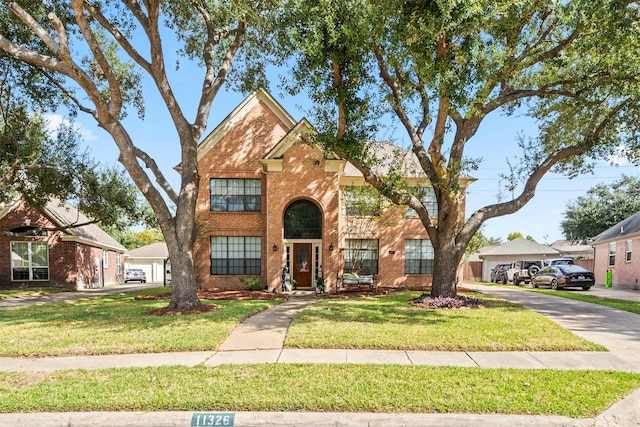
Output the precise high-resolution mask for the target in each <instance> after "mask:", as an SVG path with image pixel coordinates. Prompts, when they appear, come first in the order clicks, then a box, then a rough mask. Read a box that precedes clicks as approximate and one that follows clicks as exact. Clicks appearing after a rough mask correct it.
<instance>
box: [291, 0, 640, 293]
mask: <svg viewBox="0 0 640 427" xmlns="http://www.w3.org/2000/svg"><path fill="white" fill-rule="evenodd" d="M287 5H288V8H287V11H285V13H284V14H283V19H284V20H285V21H286V22H287V24H286V25H281V27H280V28H281V30H282V31H281V36H282V37H281V39H280V44H279V45H278V49H279V52H281V53H283V56H282V58H283V60H286V61H289V63H293V64H294V69H293V72H292V78H291V79H288V80H287V83H286V84H287V85H288V88H289V90H290V91H291V92H296V91H298V90H299V89H300V88H302V87H304V88H306V89H307V92H308V93H309V95H310V98H311V99H312V100H313V101H314V103H315V105H316V106H317V107H318V109H317V110H316V111H315V114H314V117H315V123H314V124H315V126H316V128H317V129H318V130H319V133H318V136H317V140H318V142H320V143H322V144H325V145H326V146H328V147H329V148H330V149H332V150H334V151H335V152H337V153H338V154H340V155H342V156H343V157H345V158H347V159H348V160H350V161H351V162H352V163H353V164H354V165H355V166H356V167H357V168H358V169H359V170H360V171H361V172H362V173H363V174H364V176H365V179H366V181H367V182H368V183H369V184H370V185H372V186H373V187H375V188H376V189H378V190H379V191H380V192H381V193H382V194H384V195H385V196H386V197H387V198H389V199H390V200H392V201H394V202H395V203H398V204H404V205H408V206H410V207H411V208H413V209H414V210H415V211H416V212H417V213H418V215H419V217H420V219H421V221H422V223H423V225H424V227H425V230H426V231H427V232H428V235H429V237H430V239H431V242H432V244H433V247H434V250H435V259H434V271H433V287H432V295H434V296H454V295H456V286H457V283H458V280H459V279H458V277H457V276H456V270H457V266H458V264H459V262H460V261H461V259H462V256H463V254H464V251H465V248H466V247H467V245H468V244H469V242H470V240H471V238H472V236H473V235H474V234H475V233H476V232H477V231H478V230H479V228H480V227H481V225H482V224H483V223H484V222H485V221H487V220H488V219H490V218H495V217H499V216H502V215H507V214H511V213H514V212H516V211H518V210H519V209H520V208H522V207H523V206H524V205H525V204H526V203H527V202H528V201H529V200H531V198H532V197H533V196H534V194H535V190H536V186H537V184H538V183H539V182H540V180H541V179H542V177H543V176H544V175H545V174H546V173H547V172H549V171H551V170H555V171H561V172H565V173H566V174H567V175H568V176H569V177H572V176H575V175H577V174H579V173H581V172H583V171H586V170H588V169H589V167H590V166H591V165H592V160H593V159H599V158H604V157H606V156H607V154H608V153H611V152H613V151H614V150H615V149H616V148H617V147H619V146H621V145H622V146H625V147H626V148H627V151H626V152H627V154H629V155H631V156H635V157H636V158H637V157H638V147H639V145H640V144H639V140H638V130H639V127H638V126H640V120H638V117H640V114H639V113H640V111H639V108H638V107H639V106H640V103H639V101H640V92H639V90H638V89H639V85H638V78H639V71H640V70H639V69H640V63H639V61H638V58H639V57H640V33H639V29H640V25H639V22H640V21H639V13H638V3H637V2H634V1H625V0H599V1H593V0H567V1H555V0H525V1H522V0H498V1H484V0H468V1H458V0H411V1H403V2H395V1H387V0H353V1H341V0H318V1H316V2H307V1H304V0H299V1H296V0H293V1H289V2H288V3H287ZM282 46H286V47H285V48H282ZM289 54H291V55H289ZM516 110H517V111H518V112H519V113H520V114H524V115H527V116H529V117H531V118H534V119H536V120H537V123H538V124H539V133H538V134H537V135H528V138H525V139H524V141H525V142H524V143H522V144H521V146H522V148H523V149H524V151H523V152H521V155H520V159H519V160H513V162H512V164H514V165H516V168H515V169H514V175H513V178H514V180H513V181H512V182H513V184H514V188H513V189H510V190H513V194H514V197H513V199H512V200H506V201H502V202H499V203H496V204H491V205H488V206H485V207H483V208H481V209H478V210H477V211H475V212H473V213H472V214H471V215H470V216H469V217H468V218H465V217H464V200H465V192H466V191H467V189H466V188H465V187H464V186H463V185H461V182H462V180H463V178H464V177H465V175H466V174H468V173H469V172H470V171H472V170H473V168H474V167H481V165H482V161H481V159H470V158H469V157H468V156H467V155H466V152H467V151H468V150H467V148H468V147H469V146H471V145H472V144H474V143H476V141H475V140H474V135H475V134H476V132H477V131H478V128H479V126H480V125H481V124H482V123H483V121H484V119H485V118H486V117H487V116H489V115H499V114H501V113H512V112H513V111H516ZM385 113H390V116H391V118H392V119H393V120H394V122H393V123H394V124H392V125H391V126H398V127H399V128H401V129H404V131H405V134H406V140H407V141H409V143H410V147H411V150H412V152H413V154H415V156H416V158H417V159H418V161H419V164H420V168H421V169H422V172H423V173H424V176H425V177H426V178H427V179H428V181H429V182H430V184H431V185H433V188H434V191H435V194H436V198H437V202H438V203H437V212H435V211H432V212H430V211H429V210H428V209H427V207H426V206H425V205H423V204H422V203H421V200H420V198H419V197H415V196H414V195H412V192H411V191H409V189H408V188H406V186H403V185H401V184H400V183H401V181H400V178H401V177H400V176H388V175H387V176H384V175H382V174H380V173H378V172H377V168H376V166H377V165H378V164H379V163H380V162H381V161H383V160H384V159H378V158H377V157H376V152H375V149H372V147H375V145H374V144H369V143H368V141H372V140H374V139H376V138H377V136H378V135H379V131H380V129H381V126H383V124H381V122H380V120H379V118H380V117H384V114H385ZM506 120H508V118H507V119H506ZM484 151H485V152H487V153H489V152H490V151H491V146H490V145H488V146H487V147H485V148H484ZM516 155H517V153H513V156H516ZM471 191H472V190H471ZM436 218H437V219H436Z"/></svg>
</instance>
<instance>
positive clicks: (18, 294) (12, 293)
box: [0, 288, 70, 299]
mask: <svg viewBox="0 0 640 427" xmlns="http://www.w3.org/2000/svg"><path fill="white" fill-rule="evenodd" d="M69 291H70V289H66V288H34V289H1V290H0V299H4V298H22V297H33V296H40V295H49V294H58V293H61V292H69Z"/></svg>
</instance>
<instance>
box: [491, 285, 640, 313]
mask: <svg viewBox="0 0 640 427" xmlns="http://www.w3.org/2000/svg"><path fill="white" fill-rule="evenodd" d="M480 284H482V285H487V286H496V287H502V288H511V289H521V290H525V291H530V292H538V293H541V294H546V295H553V296H557V297H562V298H568V299H573V300H576V301H583V302H589V303H591V304H598V305H604V306H606V307H611V308H616V309H618V310H624V311H628V312H630V313H635V314H640V302H636V301H627V300H621V299H615V298H603V297H597V296H594V295H586V294H582V293H578V290H577V289H576V290H575V291H571V290H566V291H564V290H557V291H554V290H552V289H542V288H531V287H528V286H514V285H499V284H495V283H487V282H482V283H480ZM580 292H581V291H580Z"/></svg>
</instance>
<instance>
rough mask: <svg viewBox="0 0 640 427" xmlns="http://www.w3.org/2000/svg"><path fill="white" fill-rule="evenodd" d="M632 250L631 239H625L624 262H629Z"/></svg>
mask: <svg viewBox="0 0 640 427" xmlns="http://www.w3.org/2000/svg"><path fill="white" fill-rule="evenodd" d="M632 252H633V241H632V240H627V242H626V244H625V257H624V260H625V262H627V263H629V262H631V254H632Z"/></svg>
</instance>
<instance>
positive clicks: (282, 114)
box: [198, 89, 297, 160]
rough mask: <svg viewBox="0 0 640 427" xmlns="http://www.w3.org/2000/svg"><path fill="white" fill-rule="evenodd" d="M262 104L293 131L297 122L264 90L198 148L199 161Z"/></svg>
mask: <svg viewBox="0 0 640 427" xmlns="http://www.w3.org/2000/svg"><path fill="white" fill-rule="evenodd" d="M260 102H262V103H263V104H264V105H265V106H266V107H267V108H268V109H269V110H270V111H271V112H272V113H273V114H275V115H276V117H278V119H280V121H281V122H282V123H283V124H284V126H285V127H286V128H287V129H288V130H291V129H293V127H294V126H295V125H296V123H297V122H296V121H295V120H294V119H293V117H291V115H290V114H289V113H288V112H287V110H285V109H284V108H283V107H282V105H280V103H278V101H276V100H275V98H274V97H273V96H271V95H270V94H269V92H267V91H266V90H264V89H260V90H258V91H257V92H254V93H252V94H251V95H249V96H247V97H246V98H245V99H244V100H243V101H242V102H241V103H240V104H239V105H238V106H237V107H236V108H234V109H233V111H232V112H231V113H229V115H228V116H227V117H225V119H224V120H223V121H222V122H220V124H219V125H218V126H216V128H215V129H214V130H213V131H211V133H210V134H209V135H207V136H206V137H205V139H204V140H203V141H202V142H201V143H200V145H199V146H198V160H200V159H201V158H202V157H203V156H204V155H205V154H207V153H208V152H209V151H210V150H211V149H212V148H213V147H215V146H216V144H217V143H218V142H220V140H221V139H222V138H223V137H224V136H225V135H226V134H227V132H229V131H230V130H231V129H232V128H233V127H234V126H235V125H236V124H237V123H238V122H239V121H241V120H242V119H243V118H245V117H246V116H247V114H249V112H250V111H251V110H252V109H253V108H254V107H255V106H256V105H258V104H259V103H260Z"/></svg>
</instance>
